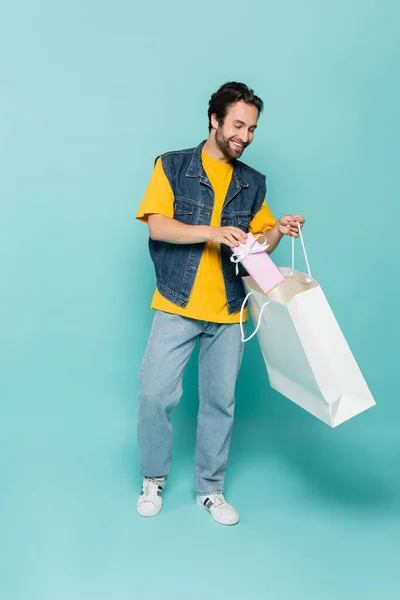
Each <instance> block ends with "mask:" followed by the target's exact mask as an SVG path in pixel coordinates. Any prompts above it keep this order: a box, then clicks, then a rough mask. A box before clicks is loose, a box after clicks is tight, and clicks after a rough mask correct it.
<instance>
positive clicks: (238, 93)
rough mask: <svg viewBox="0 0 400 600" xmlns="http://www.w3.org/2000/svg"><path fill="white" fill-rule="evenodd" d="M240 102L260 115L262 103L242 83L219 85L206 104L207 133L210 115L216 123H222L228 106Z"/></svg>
mask: <svg viewBox="0 0 400 600" xmlns="http://www.w3.org/2000/svg"><path fill="white" fill-rule="evenodd" d="M240 100H242V101H243V102H245V103H246V104H250V105H252V106H255V107H256V108H258V112H259V113H260V112H261V111H262V109H263V108H264V103H263V101H262V100H261V98H259V97H258V96H256V95H255V93H254V92H253V90H251V89H249V88H248V87H247V85H245V84H244V83H238V82H237V81H229V82H228V83H224V85H221V87H220V88H219V90H218V91H217V92H215V93H214V94H213V95H212V96H211V98H210V101H209V103H208V131H211V129H212V125H211V115H215V116H216V117H217V120H218V123H223V122H224V118H225V116H226V113H227V110H228V106H230V105H231V104H236V102H240Z"/></svg>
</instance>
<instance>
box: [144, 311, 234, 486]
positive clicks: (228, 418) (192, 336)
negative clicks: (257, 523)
mask: <svg viewBox="0 0 400 600" xmlns="http://www.w3.org/2000/svg"><path fill="white" fill-rule="evenodd" d="M197 340H199V342H200V352H199V411H198V418H197V439H196V454H195V489H196V492H197V493H198V494H209V493H217V492H222V491H223V489H224V480H225V470H226V465H227V462H228V453H229V446H230V439H231V433H232V426H233V415H234V409H235V386H236V379H237V376H238V372H239V368H240V363H241V360H242V355H243V346H244V344H242V342H241V334H240V327H239V325H238V324H231V325H226V324H219V323H209V322H207V321H197V320H195V319H188V318H186V317H181V316H179V315H173V314H170V313H165V312H161V311H157V312H156V314H155V317H154V321H153V326H152V330H151V333H150V338H149V341H148V344H147V348H146V352H145V355H144V358H143V363H142V367H141V371H140V395H139V418H138V442H139V451H140V458H141V473H142V475H143V476H144V477H162V476H167V475H168V474H169V472H170V468H171V457H172V426H171V420H170V413H171V410H172V409H173V408H174V407H175V406H177V404H178V403H179V401H180V399H181V397H182V377H183V372H184V369H185V367H186V365H187V362H188V360H189V358H190V355H191V354H192V352H193V350H194V347H195V345H196V341H197Z"/></svg>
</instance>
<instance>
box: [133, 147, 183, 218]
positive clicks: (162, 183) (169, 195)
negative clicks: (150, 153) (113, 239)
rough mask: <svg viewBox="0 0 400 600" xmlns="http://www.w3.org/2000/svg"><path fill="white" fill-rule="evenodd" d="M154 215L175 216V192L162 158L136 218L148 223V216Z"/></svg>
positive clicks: (154, 171)
mask: <svg viewBox="0 0 400 600" xmlns="http://www.w3.org/2000/svg"><path fill="white" fill-rule="evenodd" d="M154 213H156V214H158V215H164V216H165V217H170V218H172V217H173V216H174V192H173V191H172V188H171V185H170V183H169V181H168V178H167V176H166V175H165V173H164V169H163V166H162V162H161V158H159V159H158V160H157V162H156V165H155V167H154V170H153V173H152V175H151V178H150V181H149V185H148V186H147V189H146V192H145V194H144V196H143V200H142V203H141V205H140V207H139V210H138V211H137V213H136V218H137V219H138V220H139V221H142V222H143V223H147V218H148V216H149V215H151V214H154Z"/></svg>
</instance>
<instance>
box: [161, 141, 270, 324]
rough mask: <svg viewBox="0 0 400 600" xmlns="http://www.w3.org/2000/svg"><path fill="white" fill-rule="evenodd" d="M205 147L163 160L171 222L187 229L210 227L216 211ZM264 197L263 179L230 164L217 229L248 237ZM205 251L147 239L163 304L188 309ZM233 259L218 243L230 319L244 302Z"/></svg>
mask: <svg viewBox="0 0 400 600" xmlns="http://www.w3.org/2000/svg"><path fill="white" fill-rule="evenodd" d="M204 144H205V141H204V142H202V143H201V144H200V145H199V146H198V147H197V148H192V149H190V150H181V151H177V152H168V153H167V154H163V155H162V156H161V160H162V166H163V169H164V173H165V175H166V177H167V178H168V180H169V183H170V184H171V188H172V190H173V192H174V219H176V220H177V221H180V222H181V223H187V224H188V225H210V221H211V214H212V211H213V206H214V191H213V189H212V186H211V183H210V181H209V179H208V177H207V175H206V173H205V171H204V169H203V165H202V161H201V150H202V148H203V146H204ZM265 195H266V180H265V176H264V175H262V174H261V173H259V172H258V171H255V170H254V169H252V168H251V167H248V166H247V165H245V164H244V163H242V162H240V161H234V163H233V173H232V180H231V182H230V186H229V189H228V192H227V195H226V198H225V202H224V205H223V208H222V213H221V227H225V226H229V225H231V226H234V227H238V228H240V229H242V230H243V231H246V232H247V231H248V228H249V223H250V221H251V220H252V218H253V217H254V215H255V214H256V213H257V212H258V211H259V210H260V208H261V205H262V203H263V202H264V200H265ZM204 248H205V243H200V244H170V243H167V242H160V241H155V240H152V239H150V240H149V249H150V255H151V258H152V260H153V263H154V267H155V271H156V278H157V288H158V290H159V292H160V293H161V295H162V296H164V297H165V298H167V300H170V301H171V302H173V303H174V304H176V305H178V306H182V307H185V306H186V305H187V303H188V301H189V297H190V294H191V291H192V289H193V284H194V280H195V277H196V273H197V269H198V267H199V264H200V259H201V256H202V253H203V250H204ZM231 255H232V251H231V249H230V248H229V246H226V245H225V244H221V264H222V274H223V278H224V283H225V292H226V299H227V305H228V312H229V314H233V313H237V312H239V310H240V307H241V304H242V302H243V299H244V297H245V294H244V288H243V284H242V280H241V277H240V276H238V275H236V273H235V265H234V264H233V263H232V262H231V260H230V257H231ZM241 268H242V267H241Z"/></svg>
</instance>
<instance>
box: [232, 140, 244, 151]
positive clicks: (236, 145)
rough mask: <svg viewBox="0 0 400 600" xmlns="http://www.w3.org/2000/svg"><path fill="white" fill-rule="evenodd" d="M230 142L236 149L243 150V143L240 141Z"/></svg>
mask: <svg viewBox="0 0 400 600" xmlns="http://www.w3.org/2000/svg"><path fill="white" fill-rule="evenodd" d="M231 143H232V144H233V146H234V147H235V148H236V149H237V150H243V148H244V144H241V143H240V142H235V141H234V140H231Z"/></svg>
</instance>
